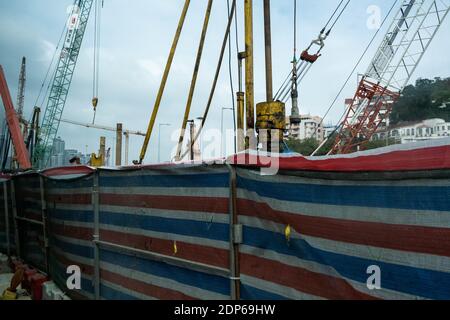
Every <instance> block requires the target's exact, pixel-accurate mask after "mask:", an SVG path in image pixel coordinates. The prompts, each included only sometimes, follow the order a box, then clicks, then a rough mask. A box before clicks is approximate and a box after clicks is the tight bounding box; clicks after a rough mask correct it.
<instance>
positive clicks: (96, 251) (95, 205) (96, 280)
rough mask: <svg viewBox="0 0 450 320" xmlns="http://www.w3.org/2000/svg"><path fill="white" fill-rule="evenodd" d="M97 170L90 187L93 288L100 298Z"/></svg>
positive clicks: (96, 295)
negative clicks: (92, 221) (92, 213)
mask: <svg viewBox="0 0 450 320" xmlns="http://www.w3.org/2000/svg"><path fill="white" fill-rule="evenodd" d="M98 176H99V172H98V171H95V173H94V178H93V180H94V182H93V187H92V207H93V210H94V234H93V241H92V244H93V248H94V290H95V299H96V300H99V299H100V252H99V245H98V242H99V241H100V226H99V213H100V208H99V177H98Z"/></svg>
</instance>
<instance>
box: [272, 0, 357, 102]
mask: <svg viewBox="0 0 450 320" xmlns="http://www.w3.org/2000/svg"><path fill="white" fill-rule="evenodd" d="M350 1H351V0H347V2H346V4H345V6H344V7H343V8H342V9H341V11H340V12H339V14H338V16H337V17H336V19H334V22H333V23H332V26H331V27H330V29H328V31H327V36H328V35H329V34H330V33H331V30H332V29H333V28H334V27H335V26H336V23H337V22H338V21H339V20H340V18H341V17H342V15H343V13H344V12H345V10H346V9H347V7H348V5H349V4H350ZM296 2H297V1H296V0H294V34H296V29H297V27H296V23H297V22H296V20H297V19H296V14H297V13H296V11H297V3H296ZM343 3H344V0H341V1H340V2H339V4H338V6H337V7H336V9H335V10H334V12H333V14H332V15H331V17H330V18H329V19H328V21H327V23H326V24H325V26H324V27H323V29H322V30H321V31H320V34H323V33H324V32H325V30H326V28H327V27H328V25H329V24H330V22H331V21H332V20H333V18H334V17H335V16H336V14H337V13H338V10H339V8H341V6H342V4H343ZM295 55H296V36H294V59H295V58H296V57H295ZM302 62H305V61H304V60H302ZM310 65H312V63H310ZM301 67H302V65H298V66H297V78H298V81H297V83H300V82H301V81H302V80H303V79H304V78H305V76H306V75H307V73H308V72H309V70H310V67H309V68H306V67H304V68H303V70H302V71H300V68H301ZM303 72H305V73H303ZM293 73H294V72H293V70H291V71H290V73H289V75H288V76H287V78H286V80H285V81H284V82H283V84H282V85H281V87H280V89H278V91H277V94H276V95H275V99H276V100H278V99H279V98H280V97H283V98H282V99H281V101H283V102H286V101H287V100H286V95H285V93H286V90H288V89H289V88H290V83H289V80H291V82H292V80H293V79H292V77H293Z"/></svg>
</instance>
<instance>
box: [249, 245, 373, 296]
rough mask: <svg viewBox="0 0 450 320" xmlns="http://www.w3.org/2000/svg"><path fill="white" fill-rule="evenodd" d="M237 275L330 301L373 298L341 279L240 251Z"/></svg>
mask: <svg viewBox="0 0 450 320" xmlns="http://www.w3.org/2000/svg"><path fill="white" fill-rule="evenodd" d="M240 265H241V274H245V275H249V276H252V277H256V278H259V279H262V280H265V281H269V282H273V283H276V284H280V285H283V286H286V287H289V288H294V289H296V290H298V291H300V292H304V293H307V294H311V295H314V296H318V297H323V298H326V299H332V300H344V299H353V300H356V299H358V300H373V299H376V298H375V297H372V296H370V295H367V294H365V293H362V292H360V291H357V290H356V289H355V288H353V287H352V286H351V285H350V284H348V283H347V282H346V281H345V280H343V279H339V278H336V277H332V276H328V275H324V274H321V273H316V272H312V271H309V270H306V269H303V268H299V267H292V266H288V265H285V264H283V263H280V262H277V261H273V260H268V259H264V258H259V257H256V256H252V255H248V254H243V253H241V264H240Z"/></svg>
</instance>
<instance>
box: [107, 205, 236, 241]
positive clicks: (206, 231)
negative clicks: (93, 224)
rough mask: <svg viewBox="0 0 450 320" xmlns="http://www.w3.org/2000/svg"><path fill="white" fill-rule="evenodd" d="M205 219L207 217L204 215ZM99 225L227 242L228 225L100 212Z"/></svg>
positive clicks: (228, 235) (228, 236)
mask: <svg viewBox="0 0 450 320" xmlns="http://www.w3.org/2000/svg"><path fill="white" fill-rule="evenodd" d="M205 217H207V215H206V214H205ZM100 223H101V224H108V225H114V226H118V227H123V228H136V229H142V230H151V231H156V232H164V233H171V234H180V235H185V236H191V237H200V238H206V239H212V240H220V241H226V242H228V241H229V238H230V231H229V227H228V224H223V223H214V222H213V221H212V222H211V221H204V222H203V221H194V220H185V219H170V218H162V217H153V216H142V215H129V214H122V213H110V212H103V211H102V212H100Z"/></svg>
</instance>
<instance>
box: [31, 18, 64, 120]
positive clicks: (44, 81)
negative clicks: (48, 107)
mask: <svg viewBox="0 0 450 320" xmlns="http://www.w3.org/2000/svg"><path fill="white" fill-rule="evenodd" d="M71 14H72V13H71V12H70V13H69V14H68V16H67V18H66V21H67V20H68V19H69V17H70V16H71ZM66 26H67V24H66V23H64V27H63V29H62V31H61V35H60V37H59V40H58V43H57V44H56V47H55V50H54V52H53V56H52V58H51V60H50V64H49V66H48V68H47V72H46V73H45V77H44V80H42V84H41V88H40V89H39V94H38V96H37V98H36V101H35V102H34V105H35V106H38V104H39V100H40V98H41V96H42V91H43V90H44V87H45V83H46V82H47V80H48V79H49V77H48V76H49V75H50V71H51V70H52V66H53V64H54V62H55V58H56V54H57V53H58V50H59V47H60V46H61V42H62V40H63V37H64V33H65V32H66ZM55 73H56V66H55V70H54V72H53V74H55ZM53 78H54V76H53V77H52V78H50V79H53ZM50 85H51V82H50V81H49V83H48V85H47V89H46V93H45V95H44V96H42V101H41V103H40V105H43V104H44V101H45V99H46V97H47V96H48V92H49V91H50ZM30 121H31V118H30Z"/></svg>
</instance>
